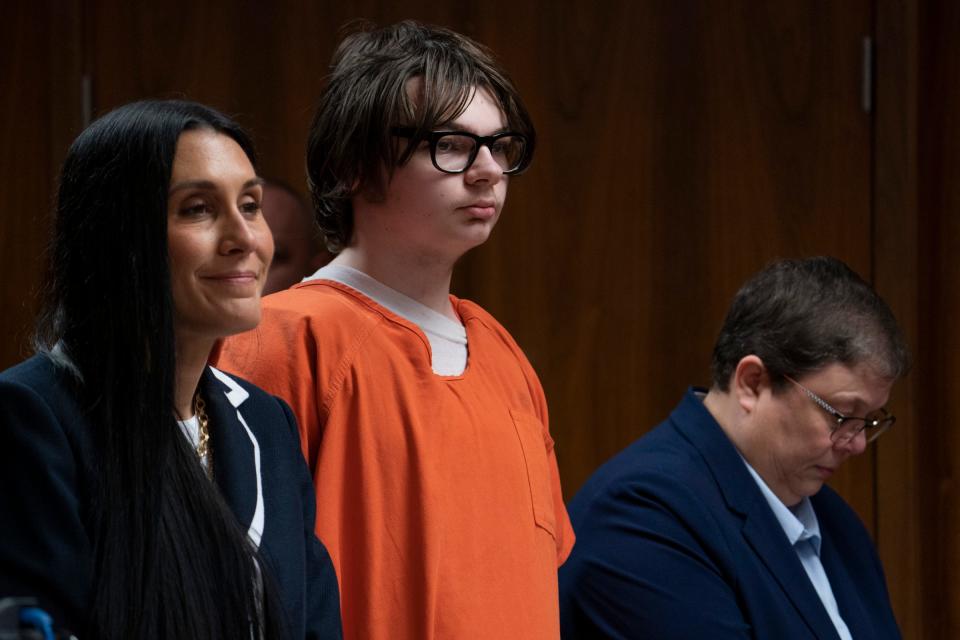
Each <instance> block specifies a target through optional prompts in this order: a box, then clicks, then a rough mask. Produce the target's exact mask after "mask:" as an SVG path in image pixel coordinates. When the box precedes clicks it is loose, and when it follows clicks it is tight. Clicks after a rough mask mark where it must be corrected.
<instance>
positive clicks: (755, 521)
mask: <svg viewBox="0 0 960 640" xmlns="http://www.w3.org/2000/svg"><path fill="white" fill-rule="evenodd" d="M748 473H749V472H748ZM750 480H751V481H753V478H750ZM757 491H758V493H759V489H758V490H757ZM754 505H755V507H754V509H753V511H752V512H751V513H749V514H747V517H746V520H745V521H744V523H743V536H744V538H746V540H747V542H748V543H749V544H750V546H751V547H753V550H754V551H756V552H757V555H758V556H759V557H760V559H761V560H762V561H763V563H764V565H766V567H767V569H769V570H770V573H771V575H773V577H774V579H775V580H776V581H777V583H779V585H780V588H781V589H782V590H783V592H784V593H786V594H787V597H788V598H790V601H791V602H793V606H794V607H796V609H797V611H799V612H800V615H801V616H803V619H804V620H805V621H806V623H807V626H809V627H810V630H811V631H812V632H813V633H814V635H816V637H817V638H821V639H822V640H840V636H839V634H838V633H837V629H836V627H834V626H833V621H832V620H831V619H830V615H829V614H828V613H827V610H826V609H825V608H824V606H823V603H822V602H821V601H820V596H819V595H817V590H816V589H814V588H813V583H811V582H810V578H809V576H807V572H806V571H805V570H804V568H803V564H801V562H800V558H799V557H798V556H797V552H796V550H795V549H794V548H793V547H792V546H791V545H790V542H789V540H787V536H786V534H785V533H784V532H783V529H782V528H781V526H780V523H779V522H778V521H777V519H776V516H774V515H773V512H771V511H770V506H769V505H768V504H767V503H766V502H765V501H764V499H763V495H762V494H761V495H760V500H759V501H756V502H755V503H754Z"/></svg>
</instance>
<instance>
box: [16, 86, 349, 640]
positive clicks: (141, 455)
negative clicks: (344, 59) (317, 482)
mask: <svg viewBox="0 0 960 640" xmlns="http://www.w3.org/2000/svg"><path fill="white" fill-rule="evenodd" d="M254 165H255V159H254V153H253V147H252V144H251V142H250V139H249V138H248V137H247V135H246V134H245V133H244V132H243V131H242V130H241V129H240V128H239V127H238V126H237V125H236V123H234V122H233V121H231V120H229V119H227V118H226V117H225V116H223V115H221V114H220V113H218V112H216V111H214V110H212V109H209V108H207V107H204V106H202V105H199V104H195V103H190V102H182V101H144V102H138V103H133V104H129V105H126V106H123V107H120V108H118V109H116V110H114V111H111V112H110V113H108V114H107V115H105V116H103V117H101V118H100V119H98V120H97V121H95V122H94V123H93V124H91V125H90V126H89V127H88V128H87V129H86V130H85V131H83V132H82V133H81V134H80V136H79V137H78V138H77V139H76V141H75V142H74V143H73V145H72V146H71V147H70V150H69V152H68V154H67V158H66V160H65V162H64V164H63V168H62V172H61V176H60V184H59V192H58V197H57V207H56V215H55V220H54V233H53V239H52V242H51V246H50V250H49V260H50V270H49V275H48V283H47V286H46V290H45V296H46V300H45V306H44V308H43V311H42V314H41V316H40V320H39V325H38V329H37V345H38V353H37V354H36V355H34V356H33V357H31V358H30V359H28V360H26V361H25V362H22V363H21V364H19V365H17V366H15V367H13V368H11V369H8V370H7V371H5V372H3V373H2V374H0V486H2V487H3V490H2V491H0V522H2V523H3V535H2V536H0V598H2V597H6V596H23V597H30V598H34V599H36V600H37V603H38V605H39V606H40V607H41V608H42V609H44V610H46V611H47V612H49V613H50V614H51V615H52V616H53V619H54V622H55V624H56V625H57V626H58V627H61V628H68V629H70V630H72V631H73V632H74V633H76V634H77V635H78V636H79V637H80V638H104V639H108V640H109V639H121V638H138V639H161V638H203V639H221V638H265V639H273V638H339V637H341V631H340V618H339V601H338V595H337V584H336V576H335V573H334V570H333V566H332V564H331V562H330V559H329V556H328V555H327V553H326V550H325V549H324V547H323V546H322V544H321V543H320V542H319V541H318V540H317V538H316V536H315V534H314V524H315V523H314V509H315V507H314V495H313V491H312V483H311V481H310V474H309V471H308V470H307V467H306V465H305V464H304V461H303V458H302V456H301V454H300V450H299V446H298V436H297V427H296V422H295V419H294V417H293V415H292V413H291V411H290V409H289V407H288V406H287V405H286V404H285V403H284V402H283V401H282V400H280V399H278V398H275V397H272V396H270V395H267V394H266V393H264V392H263V391H261V390H260V389H258V388H257V387H255V386H253V385H251V384H249V383H247V382H245V381H243V380H241V379H239V378H236V377H234V376H230V375H227V374H225V373H223V372H221V371H218V370H217V369H214V368H212V367H209V366H207V358H208V356H209V353H210V350H211V348H212V347H213V345H214V342H215V341H216V340H218V339H219V338H222V337H224V336H226V335H230V334H233V333H237V332H239V331H245V330H248V329H250V328H252V327H253V326H255V325H256V324H257V322H258V321H259V319H260V290H261V288H262V286H263V282H264V279H265V277H266V272H267V268H268V266H269V264H270V258H271V255H272V253H273V244H272V241H271V239H270V232H269V230H268V229H267V225H266V223H265V222H264V220H263V217H262V215H261V213H260V201H261V196H262V194H261V182H262V181H261V179H260V178H258V177H257V174H256V172H255V169H254Z"/></svg>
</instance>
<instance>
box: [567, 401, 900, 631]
mask: <svg viewBox="0 0 960 640" xmlns="http://www.w3.org/2000/svg"><path fill="white" fill-rule="evenodd" d="M811 501H812V504H813V508H814V510H815V511H816V514H817V519H818V520H819V522H820V532H821V535H822V544H821V555H820V557H821V561H822V563H823V567H824V569H825V570H826V573H827V576H828V577H829V579H830V585H831V587H832V588H833V593H834V595H835V596H836V600H837V605H838V607H839V609H840V614H841V615H842V616H843V619H844V621H845V622H846V624H847V626H848V628H849V629H850V632H851V634H852V636H853V638H854V639H855V640H889V639H899V638H900V631H899V629H898V628H897V623H896V621H895V619H894V616H893V611H892V609H891V607H890V600H889V596H888V594H887V588H886V582H885V580H884V576H883V569H882V568H881V566H880V561H879V559H878V557H877V554H876V551H875V549H874V547H873V543H872V542H871V539H870V536H869V535H868V533H867V531H866V529H865V528H864V527H863V524H862V523H861V522H860V520H859V519H858V518H857V516H856V514H855V513H854V512H853V510H852V509H851V508H850V507H849V506H847V504H846V503H844V501H843V500H842V499H841V498H840V497H839V496H838V495H837V494H836V493H835V492H834V491H832V490H831V489H830V488H829V487H824V488H823V489H821V490H820V492H818V493H817V494H816V495H815V496H813V498H811ZM569 511H570V518H571V520H572V522H573V528H574V531H575V532H576V534H577V544H576V546H574V549H573V553H572V554H571V555H570V558H569V559H567V561H566V563H565V564H564V565H563V566H562V567H561V568H560V611H561V629H562V637H563V638H565V639H566V640H570V639H573V638H591V639H592V638H640V639H643V638H651V639H654V638H655V639H656V640H681V639H683V640H705V639H709V640H726V639H733V638H737V639H744V640H745V639H747V638H752V639H757V640H760V639H762V640H811V639H817V640H838V638H839V636H838V634H837V632H836V629H835V628H834V626H833V624H832V622H831V620H830V617H829V615H828V614H827V612H826V609H825V608H824V607H823V605H822V603H821V602H820V599H819V597H818V596H817V593H816V591H815V589H814V587H813V584H812V583H811V582H810V579H809V578H808V577H807V574H806V572H805V571H804V569H803V565H802V564H801V563H800V560H799V558H798V557H797V554H796V552H795V550H794V548H793V547H792V546H791V545H790V543H789V541H788V540H787V536H786V534H785V533H784V531H783V529H782V527H781V526H780V523H779V522H778V521H777V519H776V516H775V515H774V514H773V511H772V510H771V509H770V506H769V505H768V504H767V502H766V500H765V499H764V497H763V494H762V493H761V492H760V489H759V488H758V487H757V485H756V482H754V480H753V477H752V476H751V475H750V473H749V471H748V470H747V468H746V466H745V465H744V463H743V460H742V459H741V458H740V456H739V454H738V453H737V450H736V449H735V448H734V446H733V444H732V443H731V442H730V440H729V439H728V438H727V437H726V435H725V434H724V433H723V431H722V430H721V428H720V425H719V424H717V422H716V421H715V420H714V419H713V417H712V416H711V415H710V413H709V412H708V411H707V410H706V408H705V407H704V406H703V402H702V401H701V399H700V398H699V397H698V396H697V395H696V394H695V393H694V390H693V389H691V390H690V391H688V392H687V394H686V396H685V397H684V398H683V400H682V401H681V402H680V404H679V405H678V406H677V408H676V409H675V410H674V411H673V413H672V414H671V415H670V417H669V419H667V420H666V421H665V422H664V423H662V424H661V425H659V426H658V427H657V428H656V429H654V430H653V431H651V432H650V433H648V434H647V435H645V436H644V437H642V438H640V439H639V440H637V441H636V442H634V443H633V444H632V445H630V446H629V447H628V448H627V449H625V450H624V451H622V452H621V453H620V454H618V455H617V456H615V457H614V458H612V459H611V460H610V461H608V462H607V463H606V464H604V465H603V466H602V467H601V468H600V469H599V470H598V471H597V472H596V473H595V474H594V475H593V476H592V477H591V478H590V479H589V480H588V481H587V483H586V484H585V485H584V486H583V488H582V489H581V490H580V491H579V492H578V493H577V495H576V496H575V497H574V499H573V501H572V502H571V503H570V508H569Z"/></svg>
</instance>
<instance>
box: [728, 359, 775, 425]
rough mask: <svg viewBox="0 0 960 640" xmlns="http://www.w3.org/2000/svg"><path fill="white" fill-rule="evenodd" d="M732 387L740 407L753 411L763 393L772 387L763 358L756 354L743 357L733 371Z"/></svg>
mask: <svg viewBox="0 0 960 640" xmlns="http://www.w3.org/2000/svg"><path fill="white" fill-rule="evenodd" d="M730 387H731V389H730V390H731V391H732V392H733V394H734V396H735V397H736V399H737V404H739V405H740V408H741V409H743V410H744V411H745V412H746V413H751V412H752V411H753V410H754V409H755V408H756V406H757V401H758V400H759V399H760V395H761V393H763V391H764V390H769V387H770V376H769V375H768V374H767V368H766V367H765V366H764V365H763V360H761V359H760V358H759V357H757V356H755V355H749V356H744V357H743V358H741V359H740V362H738V363H737V368H736V369H735V370H734V372H733V379H732V380H731V381H730Z"/></svg>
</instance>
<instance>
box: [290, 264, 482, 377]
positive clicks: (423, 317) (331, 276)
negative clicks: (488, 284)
mask: <svg viewBox="0 0 960 640" xmlns="http://www.w3.org/2000/svg"><path fill="white" fill-rule="evenodd" d="M305 280H333V281H334V282H339V283H340V284H343V285H346V286H348V287H350V288H351V289H354V290H355V291H358V292H360V293H362V294H363V295H365V296H367V297H368V298H370V299H371V300H373V301H374V302H376V303H377V304H379V305H381V306H383V307H386V308H387V309H389V310H390V311H392V312H393V313H395V314H397V315H398V316H400V317H401V318H404V319H405V320H409V321H410V322H412V323H413V324H415V325H417V326H418V327H419V328H420V330H421V331H423V333H424V335H426V336H427V341H428V342H429V343H430V356H431V358H430V368H431V369H432V370H433V372H434V373H436V374H437V375H440V376H458V375H460V374H461V373H463V371H464V369H466V368H467V330H466V328H465V327H464V326H463V323H461V322H457V321H454V320H451V319H450V318H448V317H447V316H445V315H443V314H442V313H437V312H436V311H434V310H433V309H431V308H430V307H428V306H426V305H424V304H421V303H420V302H417V301H416V300H414V299H413V298H411V297H409V296H406V295H404V294H402V293H400V292H399V291H397V290H396V289H391V288H390V287H388V286H387V285H385V284H383V283H382V282H380V281H378V280H374V279H373V278H371V277H370V276H368V275H367V274H365V273H364V272H362V271H359V270H357V269H354V268H352V267H345V266H342V265H334V264H328V265H327V266H325V267H323V268H321V269H320V270H319V271H317V272H316V273H314V274H313V275H312V276H310V277H308V278H305Z"/></svg>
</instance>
